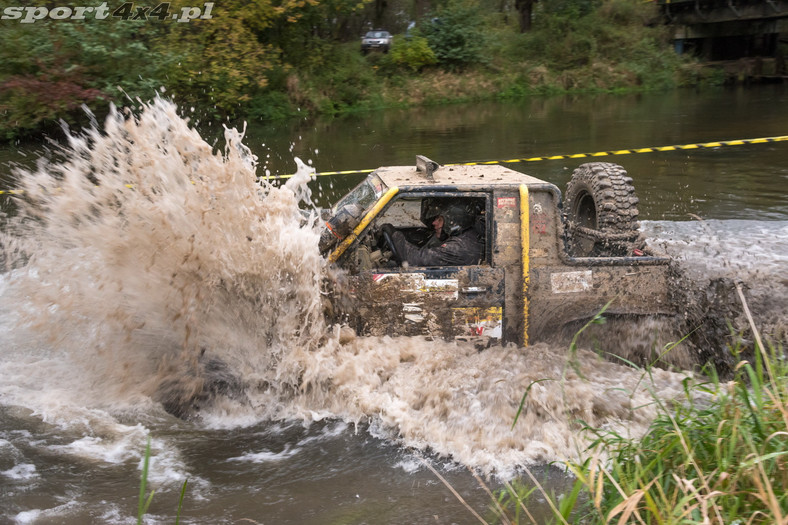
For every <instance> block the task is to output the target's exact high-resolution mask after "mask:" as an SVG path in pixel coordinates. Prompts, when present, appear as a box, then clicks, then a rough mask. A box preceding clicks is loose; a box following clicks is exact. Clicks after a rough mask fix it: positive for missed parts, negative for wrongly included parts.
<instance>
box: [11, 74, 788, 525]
mask: <svg viewBox="0 0 788 525" xmlns="http://www.w3.org/2000/svg"><path fill="white" fill-rule="evenodd" d="M188 116H189V117H190V118H191V119H192V122H194V121H195V120H199V119H198V118H197V117H195V116H194V115H193V114H190V115H188ZM182 117H183V115H182V113H180V112H179V111H178V110H177V109H176V108H174V107H172V106H171V105H170V104H168V103H166V102H157V103H154V104H152V105H151V106H150V107H148V108H147V109H146V110H145V111H143V112H142V116H141V118H140V119H139V121H138V122H136V123H134V122H128V121H124V120H122V119H119V118H118V119H114V120H112V121H111V122H109V123H108V124H107V127H106V128H105V131H104V132H103V133H102V134H100V135H95V136H93V137H92V138H90V139H89V140H86V141H84V142H76V143H75V144H74V146H73V147H74V151H71V152H70V153H66V154H57V153H51V151H52V149H51V147H47V148H44V147H43V145H40V144H39V145H32V146H30V145H28V146H25V147H21V148H20V147H12V148H7V149H5V150H3V151H2V152H0V159H2V160H0V163H2V169H1V170H0V173H2V175H1V176H2V179H1V180H2V183H0V184H3V188H2V189H8V188H9V187H10V185H11V184H12V182H11V180H12V179H14V178H17V179H18V178H19V177H20V176H19V175H15V176H10V173H11V171H12V168H11V167H10V164H14V165H16V166H21V167H22V168H24V169H26V170H27V174H26V175H24V176H23V177H22V179H23V180H24V181H26V182H24V184H25V185H26V194H28V195H30V196H35V199H31V202H34V204H33V205H29V206H27V207H26V206H22V207H20V208H11V207H10V206H8V204H7V203H6V204H5V205H4V206H5V207H6V209H7V210H9V211H10V212H11V213H12V214H17V215H16V219H11V220H10V221H6V222H5V223H4V224H3V230H2V238H1V239H2V241H1V242H2V244H3V249H4V251H5V256H6V259H7V261H13V262H15V264H16V268H15V269H14V270H12V271H7V272H5V273H3V274H2V275H0V297H2V301H0V334H2V337H0V341H2V343H0V344H1V348H2V354H0V487H1V488H2V493H3V498H2V501H1V502H0V521H3V522H11V523H87V522H93V523H133V522H134V521H135V516H136V509H137V492H138V488H139V484H138V479H139V474H140V471H141V467H142V455H143V452H144V449H145V446H146V443H147V440H148V438H150V440H151V468H150V475H149V484H150V487H152V488H154V489H155V490H156V495H155V496H154V499H153V504H152V507H151V512H150V515H149V517H148V518H146V519H147V522H149V523H171V522H173V521H174V518H175V514H176V511H177V502H178V496H179V492H180V488H181V485H182V483H183V481H184V480H188V486H187V490H186V497H185V500H184V510H183V514H182V518H181V520H182V522H185V523H236V522H239V521H240V520H243V519H248V520H254V521H255V522H258V523H473V522H475V521H476V519H475V518H474V517H473V516H472V515H471V514H470V513H469V512H468V511H467V510H466V509H465V508H464V507H463V506H462V505H461V504H459V502H458V501H457V500H456V499H455V498H454V496H453V495H452V494H451V493H450V492H449V491H448V489H447V488H446V487H445V486H444V485H443V484H442V483H441V481H440V480H438V479H437V478H436V476H435V475H434V474H433V473H432V472H431V471H430V470H429V469H428V468H427V467H426V466H425V462H428V463H429V464H430V465H431V466H433V467H434V468H435V469H437V471H438V472H439V473H441V475H443V476H445V477H446V479H447V480H448V481H449V482H450V483H451V484H452V485H453V486H454V488H455V489H456V490H457V491H459V492H460V493H461V494H462V495H463V497H464V498H465V499H466V501H467V502H468V503H469V504H470V505H472V506H473V507H474V508H476V509H477V511H478V512H480V513H481V514H483V515H486V516H489V513H488V512H487V510H486V508H487V506H488V503H489V498H488V497H487V495H486V494H485V492H484V490H483V489H482V488H481V487H480V486H479V483H478V482H477V481H476V479H475V478H474V477H473V476H472V475H471V474H470V472H469V469H473V470H474V471H475V472H476V473H478V474H479V475H481V476H482V477H483V478H484V479H485V480H487V482H488V483H489V485H490V486H491V487H492V488H493V489H496V488H498V487H500V481H501V480H502V479H511V478H520V477H522V476H523V474H524V469H526V468H528V469H531V471H532V472H533V473H534V475H535V476H536V477H537V479H539V480H540V481H542V482H544V483H546V484H547V486H549V487H552V488H553V489H554V490H556V491H559V492H560V491H562V490H565V489H566V487H567V486H568V483H569V480H568V479H567V477H566V476H565V475H563V474H562V472H561V470H560V469H558V468H556V467H554V466H551V464H552V463H553V462H558V463H560V462H561V461H563V460H565V459H574V458H577V457H580V456H581V455H582V449H583V448H584V446H585V445H586V444H587V440H586V439H585V438H584V437H583V436H582V434H580V433H578V431H577V419H582V420H584V421H586V422H588V423H589V424H591V425H595V426H600V427H602V426H604V427H606V428H609V429H615V430H616V431H618V432H621V433H623V434H626V435H632V436H637V435H640V434H641V433H642V432H643V431H644V430H645V429H646V428H647V426H648V422H649V421H650V419H651V418H652V417H653V415H654V412H653V408H652V405H651V404H650V403H649V402H648V400H649V395H650V394H649V392H648V391H647V390H646V388H645V386H644V385H643V384H642V382H641V377H640V375H639V374H638V373H637V372H636V371H634V370H632V369H629V368H626V367H623V366H621V365H619V364H616V363H612V362H609V361H604V360H601V359H599V358H598V357H597V356H596V354H594V353H592V352H587V351H585V350H584V351H582V352H581V354H580V357H581V369H582V376H580V375H577V374H576V373H575V372H574V371H573V370H572V369H571V368H570V367H567V365H566V361H565V355H566V350H565V347H562V346H558V345H552V346H550V345H547V344H536V345H533V346H531V347H529V348H513V347H510V348H492V349H489V350H486V351H484V352H478V351H476V349H475V348H472V347H465V346H463V345H457V344H454V343H448V342H442V341H429V340H426V339H423V338H395V339H392V338H364V337H353V336H351V335H349V334H347V333H344V332H342V331H340V330H339V329H337V328H336V327H327V326H325V325H324V324H323V321H322V314H321V310H320V298H319V290H320V288H319V285H320V275H321V273H322V272H323V271H325V265H324V262H323V261H322V259H321V258H320V257H319V255H318V254H317V253H316V250H315V247H316V245H317V232H315V231H313V230H311V229H310V228H301V227H299V225H300V214H299V213H298V205H299V204H298V203H299V199H304V198H308V195H309V193H310V192H311V198H312V199H313V201H314V202H315V203H316V204H318V205H325V204H328V203H330V202H331V201H332V200H334V199H335V198H336V196H337V195H339V194H341V193H343V192H344V191H346V189H347V188H349V187H351V186H352V185H354V184H355V183H356V182H357V181H358V180H360V178H361V177H363V175H350V176H343V177H318V178H317V180H316V181H314V182H311V183H309V185H308V186H304V184H302V183H299V180H298V179H299V177H295V178H294V180H293V181H292V182H290V183H288V185H287V186H281V185H279V184H276V185H268V184H266V183H263V184H261V185H258V184H255V182H254V180H255V172H254V171H253V170H252V168H251V167H250V166H249V164H248V162H246V160H245V158H246V155H243V154H241V152H242V151H243V149H244V148H243V147H236V146H231V147H230V148H228V150H227V153H226V155H224V156H222V155H221V154H217V149H218V151H219V152H222V151H224V150H223V146H222V147H221V148H216V147H213V146H214V145H215V144H224V142H225V138H224V137H222V138H217V136H218V135H220V134H221V132H220V131H217V128H218V129H221V128H220V127H219V126H214V125H213V124H211V123H209V122H204V123H200V124H199V126H200V132H199V133H198V132H197V131H195V130H194V129H192V128H190V125H189V124H188V123H187V122H186V121H185V120H184V119H183V118H182ZM786 123H788V90H786V89H785V88H783V87H780V86H765V87H759V88H753V89H746V90H743V89H739V90H720V91H713V92H706V93H695V92H676V93H670V94H648V95H638V96H619V97H612V96H590V97H576V98H573V97H568V98H567V97H562V98H550V99H536V100H529V101H526V102H523V103H519V104H493V103H488V104H487V103H486V104H474V105H463V106H451V107H441V108H427V109H419V110H413V111H389V112H381V113H374V114H368V115H364V116H359V117H352V118H346V119H340V120H331V121H319V122H306V121H303V122H295V123H291V124H287V125H283V124H278V125H276V126H261V125H251V124H250V126H249V128H248V130H247V133H246V136H245V137H244V138H243V139H240V137H238V135H237V134H233V133H232V132H229V133H228V135H227V137H226V140H228V141H229V142H230V143H231V144H235V143H238V144H243V145H245V146H248V148H249V149H250V150H251V152H252V153H253V154H255V155H257V157H258V159H259V166H258V167H257V170H256V174H257V175H263V174H266V170H268V173H270V174H272V175H277V174H289V173H293V172H295V171H296V170H297V166H296V163H295V161H294V160H293V158H294V157H296V156H297V157H300V158H301V159H303V161H305V162H311V164H312V165H313V166H314V167H315V168H316V169H317V170H318V171H319V172H323V171H335V170H346V169H365V168H374V167H376V166H379V165H389V164H410V163H412V161H413V158H414V156H415V155H416V154H424V155H427V156H428V157H430V158H432V159H434V160H437V161H439V162H445V163H447V162H463V161H480V160H499V159H511V158H520V157H531V156H541V155H545V156H546V155H556V154H573V153H583V152H596V151H603V150H621V149H624V148H641V147H653V146H664V145H671V144H690V143H698V142H710V141H717V140H730V139H740V138H744V139H748V138H755V137H770V136H779V135H785V134H786V132H787V131H788V130H787V129H786V127H785V126H786ZM206 141H207V142H206ZM130 145H133V147H127V146H130ZM42 154H43V155H44V156H45V157H46V156H49V157H50V158H51V159H52V160H53V162H55V164H54V165H50V166H49V167H38V168H37V167H36V159H37V158H38V157H40V156H41V155H42ZM182 159H189V162H183V161H182ZM119 160H122V162H118V161H119ZM603 160H613V161H615V162H618V163H620V164H622V165H623V166H624V167H626V168H627V169H628V170H629V172H630V174H631V175H632V176H633V178H634V179H635V187H636V189H637V190H638V193H639V195H640V198H641V206H640V209H641V216H642V218H643V219H645V221H644V223H643V229H644V233H645V234H646V235H647V236H649V237H650V238H651V239H652V242H654V243H656V244H658V245H660V246H661V247H662V248H664V249H666V250H668V251H669V252H670V253H671V254H672V255H673V256H674V257H675V258H676V259H677V260H679V261H681V263H682V264H683V265H684V266H685V267H686V273H687V275H689V276H691V278H692V279H695V280H697V281H698V282H701V281H705V280H708V279H710V278H713V277H715V276H724V277H732V278H737V279H741V280H742V281H743V282H744V283H745V285H746V288H747V290H748V296H749V297H750V298H751V299H752V301H753V303H754V311H755V313H756V316H759V315H762V316H769V317H770V319H772V320H773V319H775V318H777V320H778V322H779V320H780V319H784V311H785V310H784V307H785V302H786V286H788V282H786V277H785V275H786V274H785V268H786V267H788V264H786V263H788V199H787V198H786V196H787V195H788V192H787V191H786V187H788V185H786V182H788V143H786V142H779V143H777V142H775V143H766V144H757V145H748V146H736V147H733V146H731V147H719V148H710V149H705V148H704V149H698V150H683V151H674V152H662V153H648V154H636V155H620V156H616V157H613V158H612V159H611V158H610V157H606V158H604V159H603ZM580 162H582V160H576V159H568V160H565V159H562V160H551V161H545V162H534V163H520V164H512V165H511V166H512V167H514V168H515V169H520V170H522V171H525V172H527V173H529V174H532V175H535V176H538V177H541V178H544V179H546V180H549V181H551V182H554V183H556V184H557V185H558V186H559V187H560V188H562V189H563V188H564V187H565V183H566V181H567V180H568V179H569V176H570V174H571V170H572V169H573V167H575V166H576V165H577V164H578V163H580ZM17 173H18V172H17ZM300 173H301V174H304V173H305V172H304V170H303V169H302V170H301V171H300ZM88 174H91V175H92V176H95V177H100V178H101V184H100V186H98V187H97V186H96V185H95V184H93V183H92V182H91V181H90V179H89V177H87V176H86V175H88ZM195 178H198V179H199V180H200V184H192V181H193V180H194V179H195ZM126 184H131V185H133V186H134V187H135V188H150V190H148V191H134V190H130V189H129V188H128V187H127V186H126ZM0 199H4V197H0ZM20 213H21V215H18V214H20ZM33 215H35V216H37V217H39V218H40V219H41V220H38V221H29V220H28V221H21V220H18V219H20V218H24V217H26V216H33ZM698 218H700V219H703V220H702V221H699V220H698ZM249 239H252V240H251V241H250V240H249ZM20 254H22V255H23V257H21V258H20V257H18V256H19V255H20ZM778 324H779V323H778ZM650 329H651V327H650V326H639V327H633V328H632V329H623V330H622V329H621V328H620V327H619V328H617V332H616V337H617V338H620V339H621V340H624V341H627V340H632V341H633V343H632V344H633V347H634V346H636V342H637V341H636V339H637V338H638V337H640V334H642V333H644V332H648V331H649V330H650ZM719 351H722V350H721V349H719ZM206 360H208V361H209V362H214V363H221V366H222V367H224V368H222V369H221V370H226V371H227V372H228V375H227V377H226V380H225V381H214V382H213V383H211V384H210V385H209V387H210V388H212V389H213V392H214V394H216V395H213V396H207V397H205V398H204V399H202V400H201V401H199V403H200V404H201V406H200V407H199V409H198V410H197V414H198V417H196V418H194V419H191V420H188V421H184V420H180V419H177V418H174V417H172V416H171V415H169V414H168V413H166V412H165V411H164V409H163V407H162V404H161V401H162V397H163V396H164V394H163V392H170V391H173V390H177V391H179V392H184V391H185V392H189V391H191V390H190V389H192V390H194V391H197V390H199V388H200V387H201V386H203V385H204V383H203V377H202V376H201V370H202V368H200V367H201V366H202V365H200V364H199V363H205V362H206ZM683 377H684V376H683V374H682V373H680V371H678V370H674V371H658V372H657V373H656V374H655V377H654V381H655V384H654V385H653V386H651V389H652V390H653V391H656V392H658V394H659V395H660V396H662V397H666V398H668V397H672V396H676V395H679V394H680V393H681V392H682V389H683V385H682V383H681V380H682V379H683ZM536 381H539V382H538V383H536V384H535V385H534V387H533V388H532V391H531V395H530V396H529V398H528V402H527V403H526V405H525V407H524V411H523V414H522V415H521V417H520V420H519V421H518V424H517V425H516V426H515V427H514V428H513V429H512V428H511V423H512V420H513V418H514V415H515V413H516V411H517V408H518V405H519V402H520V399H521V396H522V393H523V391H524V389H525V388H526V387H527V386H528V385H529V384H532V383H534V382H536ZM633 407H640V408H637V409H636V408H633ZM567 413H571V414H572V416H568V415H567ZM532 511H533V512H535V513H536V514H537V515H539V513H540V512H544V503H543V502H538V501H537V502H535V503H534V508H533V509H532Z"/></svg>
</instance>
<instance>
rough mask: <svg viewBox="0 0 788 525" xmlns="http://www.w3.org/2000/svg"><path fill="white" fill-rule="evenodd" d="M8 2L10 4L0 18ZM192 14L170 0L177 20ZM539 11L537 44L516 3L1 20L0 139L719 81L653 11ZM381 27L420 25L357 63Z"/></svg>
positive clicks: (352, 2)
mask: <svg viewBox="0 0 788 525" xmlns="http://www.w3.org/2000/svg"><path fill="white" fill-rule="evenodd" d="M99 4H101V2H100V1H99V0H88V1H87V2H76V1H68V0H67V1H65V2H60V3H59V4H58V5H59V6H63V7H66V6H76V5H89V6H97V5H99ZM12 5H14V4H13V3H12V2H11V0H0V8H5V7H6V6H12ZM193 5H194V4H193V2H189V1H188V0H173V1H172V2H170V7H169V10H170V13H180V12H181V10H182V9H185V8H189V7H190V6H193ZM533 6H534V8H535V10H534V26H533V29H532V30H531V31H529V32H528V33H526V34H520V32H519V26H518V23H517V18H518V17H517V13H516V11H515V6H514V5H513V4H512V3H506V2H499V1H494V2H493V1H484V2H481V1H476V0H437V1H435V2H432V3H430V4H424V3H413V2H411V1H410V0H388V1H387V2H382V1H374V2H373V1H372V0H254V1H252V2H243V1H241V0H227V1H224V2H221V3H215V5H214V7H213V11H212V17H211V19H205V20H200V19H195V20H191V21H190V22H188V23H179V22H175V21H172V20H171V19H169V18H168V19H165V20H158V19H153V18H151V19H149V20H147V21H134V20H122V19H119V18H117V17H112V16H109V17H108V18H106V19H102V20H96V19H95V18H91V17H87V18H86V19H85V20H79V21H74V20H51V19H43V20H39V21H36V22H35V23H33V24H21V23H16V22H13V21H12V22H9V21H4V23H3V30H4V37H5V38H4V46H3V47H2V48H0V117H2V120H0V134H2V135H3V136H4V137H5V138H14V137H18V136H20V135H24V134H27V133H30V132H35V131H40V130H42V129H45V128H47V127H51V126H52V125H53V124H57V122H58V121H59V120H61V119H63V120H65V121H66V122H69V123H79V121H84V120H86V119H87V117H86V116H85V113H84V111H83V109H82V107H83V105H87V106H89V107H90V109H91V110H92V111H93V112H95V113H97V114H99V115H100V114H101V113H102V112H104V111H105V110H106V108H107V107H108V104H109V103H110V102H114V103H120V104H122V103H123V102H124V100H125V99H126V98H130V99H132V100H134V99H137V98H140V99H143V100H146V99H150V98H151V97H152V96H153V94H154V93H156V92H161V91H166V93H167V96H170V97H172V98H173V99H174V100H175V101H176V102H178V103H179V104H181V105H182V106H186V107H195V108H198V109H199V110H200V113H201V114H205V113H206V112H207V113H208V114H209V115H210V116H213V117H218V118H231V119H238V118H244V119H249V118H252V119H260V120H270V119H278V118H286V117H287V116H290V115H294V114H296V113H297V112H298V111H299V110H300V111H302V113H300V114H301V115H303V114H304V113H303V112H304V111H306V112H312V113H321V112H323V113H329V114H335V113H342V112H347V111H356V110H360V109H365V108H372V107H384V106H402V105H408V104H422V103H442V102H448V101H458V100H478V99H480V98H485V97H486V98H491V97H495V96H501V97H510V98H511V97H522V96H527V95H530V94H534V93H553V92H560V91H576V90H607V91H609V90H616V89H622V88H635V89H664V88H669V87H672V86H675V85H676V84H677V83H699V82H708V81H712V82H714V81H719V80H720V79H719V78H717V77H709V76H708V74H707V73H706V72H704V71H703V70H701V69H699V68H698V67H696V66H694V65H693V64H691V63H687V62H685V61H683V60H682V59H680V58H679V57H677V56H676V55H675V53H673V51H672V46H671V44H670V39H669V35H668V34H667V33H666V29H665V28H664V27H663V26H661V25H659V24H651V20H652V19H653V17H654V14H655V11H654V9H655V7H654V5H653V3H651V2H646V3H644V2H641V1H639V0H556V1H555V2H553V1H551V2H546V1H542V2H535V3H533ZM430 8H432V11H430V10H429V9H430ZM373 20H374V21H375V23H376V24H377V23H378V22H382V23H385V24H387V25H386V26H385V27H386V28H387V29H389V30H390V31H393V32H395V33H396V30H397V28H400V30H402V29H404V28H405V27H406V26H407V25H408V24H409V22H410V21H415V23H416V24H415V25H416V27H415V30H410V31H409V34H408V36H404V35H401V34H396V35H395V38H394V46H393V47H392V49H391V51H390V52H389V53H388V54H385V55H384V54H379V53H373V54H371V55H369V56H367V57H362V56H361V53H360V47H359V37H360V35H361V34H362V33H363V32H364V30H365V29H366V28H368V27H370V25H371V22H372V21H373ZM432 66H437V68H435V67H432ZM437 69H440V71H438V70H437ZM441 72H442V73H441ZM436 82H437V83H439V84H440V88H436Z"/></svg>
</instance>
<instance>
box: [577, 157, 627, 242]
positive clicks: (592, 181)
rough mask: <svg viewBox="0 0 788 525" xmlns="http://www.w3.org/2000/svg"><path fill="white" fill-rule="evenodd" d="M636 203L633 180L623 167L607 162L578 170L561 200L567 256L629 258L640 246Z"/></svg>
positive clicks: (588, 165) (585, 166) (594, 163)
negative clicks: (565, 230)
mask: <svg viewBox="0 0 788 525" xmlns="http://www.w3.org/2000/svg"><path fill="white" fill-rule="evenodd" d="M638 202H639V200H638V197H637V196H636V195H635V188H634V186H633V185H632V178H631V177H629V176H628V175H627V172H626V170H625V169H624V168H623V167H621V166H619V165H617V164H611V163H609V162H591V163H587V164H582V165H581V166H580V167H578V168H577V169H576V170H575V171H574V173H573V174H572V179H571V180H570V181H569V184H568V185H567V188H566V196H565V198H564V209H565V213H566V221H567V225H568V239H567V244H568V248H569V252H570V254H572V255H573V256H575V257H588V256H625V255H630V254H631V251H632V249H633V248H634V247H636V245H637V244H639V243H641V240H640V235H639V230H638V228H639V223H638V208H637V205H638Z"/></svg>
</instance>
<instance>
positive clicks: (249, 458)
mask: <svg viewBox="0 0 788 525" xmlns="http://www.w3.org/2000/svg"><path fill="white" fill-rule="evenodd" d="M299 452H301V448H300V447H294V448H290V446H289V445H286V446H285V448H284V450H282V451H281V452H271V451H270V450H262V451H260V452H247V453H246V454H243V455H242V456H237V457H233V458H229V459H227V461H236V462H248V463H274V462H277V461H282V460H284V459H288V458H291V457H293V456H295V455H296V454H298V453H299Z"/></svg>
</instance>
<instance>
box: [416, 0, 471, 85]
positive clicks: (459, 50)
mask: <svg viewBox="0 0 788 525" xmlns="http://www.w3.org/2000/svg"><path fill="white" fill-rule="evenodd" d="M482 26H483V18H482V11H481V8H480V7H479V5H478V4H473V3H471V2H469V1H467V0H449V3H448V4H447V5H446V7H444V8H441V9H438V10H437V11H436V12H435V16H434V17H433V18H432V20H431V21H430V23H428V24H427V25H426V26H425V27H424V28H423V29H422V32H423V33H424V36H425V37H426V38H427V42H428V43H429V47H430V48H431V49H432V50H433V51H434V53H435V57H436V58H437V60H438V63H439V64H440V65H441V66H443V67H445V68H446V69H448V70H449V71H458V70H462V69H465V68H467V67H468V66H471V65H474V64H480V63H484V62H485V61H486V60H485V59H484V56H483V50H484V46H485V41H486V37H485V33H484V32H483V30H482V29H483V28H482Z"/></svg>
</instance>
